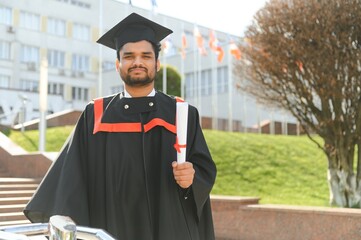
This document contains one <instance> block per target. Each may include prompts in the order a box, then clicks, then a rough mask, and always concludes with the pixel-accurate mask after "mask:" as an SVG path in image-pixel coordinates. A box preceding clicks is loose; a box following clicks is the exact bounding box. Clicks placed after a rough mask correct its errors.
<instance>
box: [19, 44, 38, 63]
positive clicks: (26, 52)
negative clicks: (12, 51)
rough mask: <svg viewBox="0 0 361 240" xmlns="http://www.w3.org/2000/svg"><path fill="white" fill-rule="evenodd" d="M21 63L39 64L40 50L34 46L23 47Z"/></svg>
mask: <svg viewBox="0 0 361 240" xmlns="http://www.w3.org/2000/svg"><path fill="white" fill-rule="evenodd" d="M21 62H23V63H27V62H32V63H35V64H37V63H39V48H38V47H33V46H27V45H23V46H21Z"/></svg>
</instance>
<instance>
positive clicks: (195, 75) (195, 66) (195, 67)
mask: <svg viewBox="0 0 361 240" xmlns="http://www.w3.org/2000/svg"><path fill="white" fill-rule="evenodd" d="M195 28H196V26H195V25H194V29H195ZM193 40H194V41H193V42H194V44H193V76H194V78H193V83H192V86H193V99H194V102H196V103H197V105H198V97H197V91H196V90H197V77H198V75H197V55H198V53H197V51H196V50H197V38H196V36H195V34H194V33H193Z"/></svg>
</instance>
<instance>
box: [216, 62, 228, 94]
mask: <svg viewBox="0 0 361 240" xmlns="http://www.w3.org/2000/svg"><path fill="white" fill-rule="evenodd" d="M217 83H218V84H217V85H218V86H217V93H226V92H228V69H227V67H220V68H218V70H217Z"/></svg>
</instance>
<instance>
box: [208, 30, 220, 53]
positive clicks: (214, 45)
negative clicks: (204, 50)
mask: <svg viewBox="0 0 361 240" xmlns="http://www.w3.org/2000/svg"><path fill="white" fill-rule="evenodd" d="M217 42H218V40H217V38H216V34H215V32H214V30H211V32H210V33H209V48H210V49H211V50H213V51H216V49H217Z"/></svg>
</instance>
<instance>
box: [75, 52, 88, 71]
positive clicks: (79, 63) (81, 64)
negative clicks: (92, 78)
mask: <svg viewBox="0 0 361 240" xmlns="http://www.w3.org/2000/svg"><path fill="white" fill-rule="evenodd" d="M89 66H90V65H89V57H88V56H85V55H78V54H73V58H72V64H71V69H72V70H73V71H75V72H88V71H89Z"/></svg>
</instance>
